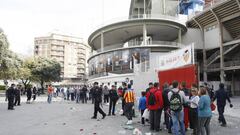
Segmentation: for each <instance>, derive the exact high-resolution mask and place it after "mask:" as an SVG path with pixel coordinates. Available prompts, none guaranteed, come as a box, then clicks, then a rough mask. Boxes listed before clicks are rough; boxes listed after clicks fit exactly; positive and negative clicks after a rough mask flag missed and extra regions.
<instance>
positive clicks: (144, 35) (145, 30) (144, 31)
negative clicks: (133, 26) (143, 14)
mask: <svg viewBox="0 0 240 135" xmlns="http://www.w3.org/2000/svg"><path fill="white" fill-rule="evenodd" d="M143 45H147V26H146V23H144V24H143Z"/></svg>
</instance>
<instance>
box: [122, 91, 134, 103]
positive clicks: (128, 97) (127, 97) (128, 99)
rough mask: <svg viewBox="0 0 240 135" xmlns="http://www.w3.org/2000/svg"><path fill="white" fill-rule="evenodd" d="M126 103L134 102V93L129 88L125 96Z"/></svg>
mask: <svg viewBox="0 0 240 135" xmlns="http://www.w3.org/2000/svg"><path fill="white" fill-rule="evenodd" d="M123 98H124V99H125V103H134V99H135V97H134V93H133V91H132V90H127V91H126V92H125V94H124V96H123Z"/></svg>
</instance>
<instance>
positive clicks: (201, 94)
mask: <svg viewBox="0 0 240 135" xmlns="http://www.w3.org/2000/svg"><path fill="white" fill-rule="evenodd" d="M47 91H48V99H47V101H48V103H51V101H52V97H53V96H54V95H58V96H62V98H63V99H65V100H70V101H76V103H79V102H80V101H82V103H87V100H92V103H93V104H94V112H93V116H92V119H97V115H98V113H100V114H101V115H102V119H104V118H105V117H106V116H107V113H105V112H104V110H103V107H102V103H103V102H104V103H106V104H107V103H109V108H108V116H111V115H113V116H115V115H116V103H117V102H118V100H119V99H121V100H119V101H122V107H121V108H122V116H126V119H127V122H126V123H125V124H126V125H132V124H133V117H134V116H135V103H136V94H135V91H134V89H132V85H131V84H127V83H125V82H123V83H122V86H120V87H119V88H117V87H116V86H115V85H112V86H111V88H110V87H109V85H105V86H104V84H102V85H99V83H98V82H95V83H94V84H93V86H92V87H89V86H86V85H82V86H80V87H76V88H74V87H70V88H65V87H63V88H57V90H55V88H54V87H52V85H49V86H48V89H47ZM56 91H59V92H60V93H58V94H56ZM26 92H27V103H30V100H31V98H33V100H35V99H36V94H37V89H36V88H31V87H29V88H28V89H27V91H26ZM20 95H21V86H18V87H15V85H14V84H12V85H11V87H9V88H8V90H7V91H6V96H7V99H8V102H9V103H8V109H9V110H13V109H14V105H21V104H20V103H21V96H20ZM215 100H217V104H216V105H217V111H218V113H219V118H218V121H219V123H220V124H221V126H223V127H225V126H226V125H227V122H226V119H225V117H224V110H225V106H226V101H228V102H229V104H230V107H233V105H232V104H231V100H230V98H229V96H228V93H227V92H226V90H225V89H224V84H223V83H220V84H219V90H217V91H216V92H215V93H213V92H212V90H210V88H208V87H207V85H204V86H200V87H198V86H197V85H196V84H192V85H191V88H189V89H188V88H187V84H186V82H181V83H179V82H178V81H173V82H172V83H171V84H168V83H165V84H163V87H162V88H161V87H160V85H159V83H158V82H156V83H151V82H150V83H149V87H148V88H147V89H146V91H142V92H141V97H140V99H139V102H138V103H139V104H138V110H139V111H140V113H141V116H142V117H141V124H143V125H145V124H146V123H147V122H148V123H149V124H150V130H151V131H154V132H160V131H161V130H162V128H161V127H163V126H162V125H160V124H161V123H163V124H164V125H165V129H166V130H167V131H168V133H171V134H173V135H186V132H187V131H188V130H189V129H192V133H191V134H192V135H205V134H206V135H210V133H211V131H210V122H211V118H212V111H213V110H214V107H213V106H214V101H215ZM146 114H148V115H146ZM162 116H163V120H164V122H161V120H162Z"/></svg>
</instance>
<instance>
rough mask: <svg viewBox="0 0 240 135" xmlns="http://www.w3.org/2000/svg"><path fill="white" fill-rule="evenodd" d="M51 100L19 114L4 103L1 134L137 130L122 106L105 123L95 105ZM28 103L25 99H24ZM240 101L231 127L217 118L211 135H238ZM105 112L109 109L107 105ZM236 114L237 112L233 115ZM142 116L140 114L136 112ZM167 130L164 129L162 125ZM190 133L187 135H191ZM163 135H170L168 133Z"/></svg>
mask: <svg viewBox="0 0 240 135" xmlns="http://www.w3.org/2000/svg"><path fill="white" fill-rule="evenodd" d="M46 99H47V97H46V96H41V97H37V101H36V102H34V103H32V104H26V103H25V101H24V102H23V103H22V105H21V106H16V107H15V110H13V111H11V110H7V104H6V102H5V101H4V102H2V103H0V123H1V126H0V134H1V135H23V134H24V135H66V134H69V135H95V134H96V135H131V134H132V133H133V130H128V129H124V128H123V126H124V125H125V123H126V121H127V119H126V118H125V117H124V116H120V115H119V110H120V107H121V104H118V105H117V111H118V113H117V115H116V116H107V117H106V118H105V119H104V120H102V119H101V116H100V115H98V117H99V120H92V119H90V118H91V116H92V115H93V105H92V104H90V103H88V104H81V103H80V104H76V103H75V102H72V101H64V100H62V99H61V98H56V99H54V100H55V101H57V102H53V103H52V104H48V103H47V102H46ZM23 100H24V99H23ZM239 100H240V99H239V98H233V104H234V108H233V109H232V110H228V109H226V112H231V113H229V114H227V115H226V119H227V122H228V126H227V127H225V128H223V127H221V126H219V124H218V122H217V115H215V114H214V115H213V117H212V119H211V135H238V134H239V131H240V126H239V125H240V121H239V117H235V116H230V115H235V114H236V113H237V111H238V110H239V103H237V102H238V101H239ZM103 109H104V111H105V112H108V106H106V105H103ZM233 110H234V111H233ZM136 113H137V114H138V115H139V112H136ZM133 121H134V124H133V128H138V129H139V130H140V131H141V132H142V133H143V135H144V134H145V133H150V131H149V126H142V125H141V124H140V117H137V118H134V119H133ZM161 127H162V128H164V125H162V124H161ZM190 133H191V132H190V131H188V132H187V135H190ZM155 134H161V135H168V133H167V131H166V130H163V131H161V132H160V133H154V134H152V135H155Z"/></svg>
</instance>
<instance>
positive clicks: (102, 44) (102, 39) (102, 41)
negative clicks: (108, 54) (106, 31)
mask: <svg viewBox="0 0 240 135" xmlns="http://www.w3.org/2000/svg"><path fill="white" fill-rule="evenodd" d="M103 50H104V37H103V32H102V33H101V52H103Z"/></svg>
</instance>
